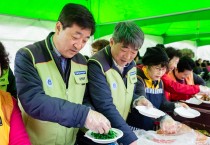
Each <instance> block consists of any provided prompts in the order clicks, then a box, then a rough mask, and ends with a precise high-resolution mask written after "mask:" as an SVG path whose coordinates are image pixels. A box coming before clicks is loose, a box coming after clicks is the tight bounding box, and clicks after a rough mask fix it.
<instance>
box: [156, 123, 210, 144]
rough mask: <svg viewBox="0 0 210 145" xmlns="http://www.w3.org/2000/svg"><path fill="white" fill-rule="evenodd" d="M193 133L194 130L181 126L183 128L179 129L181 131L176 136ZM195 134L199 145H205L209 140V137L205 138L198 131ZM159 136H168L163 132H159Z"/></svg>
mask: <svg viewBox="0 0 210 145" xmlns="http://www.w3.org/2000/svg"><path fill="white" fill-rule="evenodd" d="M192 131H193V129H191V128H190V127H188V126H187V125H185V124H181V126H180V127H179V129H178V130H177V132H176V133H175V134H174V135H180V134H184V133H188V132H192ZM195 133H196V144H198V145H200V144H205V142H206V141H207V139H208V138H207V136H205V135H204V134H202V133H200V132H199V131H196V130H195ZM157 134H163V135H167V134H165V133H164V132H163V131H162V130H158V131H157ZM170 135H171V134H170Z"/></svg>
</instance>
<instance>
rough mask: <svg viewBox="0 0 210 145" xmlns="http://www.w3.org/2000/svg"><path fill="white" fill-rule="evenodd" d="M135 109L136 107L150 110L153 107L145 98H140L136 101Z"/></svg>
mask: <svg viewBox="0 0 210 145" xmlns="http://www.w3.org/2000/svg"><path fill="white" fill-rule="evenodd" d="M134 102H135V103H134V107H135V106H147V107H148V108H150V107H152V106H153V105H152V103H151V102H150V101H149V100H147V99H146V98H145V97H144V96H140V97H139V98H138V99H136V100H135V101H134Z"/></svg>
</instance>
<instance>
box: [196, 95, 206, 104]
mask: <svg viewBox="0 0 210 145" xmlns="http://www.w3.org/2000/svg"><path fill="white" fill-rule="evenodd" d="M195 97H196V98H197V99H198V100H200V101H202V102H203V103H206V104H210V101H204V100H202V99H201V97H202V95H195Z"/></svg>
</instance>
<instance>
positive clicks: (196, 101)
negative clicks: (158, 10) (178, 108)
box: [184, 97, 203, 105]
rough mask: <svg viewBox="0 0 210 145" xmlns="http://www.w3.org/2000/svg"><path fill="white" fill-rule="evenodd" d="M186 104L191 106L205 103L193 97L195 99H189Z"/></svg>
mask: <svg viewBox="0 0 210 145" xmlns="http://www.w3.org/2000/svg"><path fill="white" fill-rule="evenodd" d="M184 102H186V103H189V104H195V105H200V104H201V103H202V102H203V101H202V100H200V99H197V98H195V97H193V98H190V99H188V100H186V101H184Z"/></svg>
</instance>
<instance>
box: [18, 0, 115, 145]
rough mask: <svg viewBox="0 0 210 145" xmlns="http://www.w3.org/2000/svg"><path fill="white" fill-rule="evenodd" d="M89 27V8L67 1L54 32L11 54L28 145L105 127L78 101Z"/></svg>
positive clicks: (68, 143) (71, 139)
mask: <svg viewBox="0 0 210 145" xmlns="http://www.w3.org/2000/svg"><path fill="white" fill-rule="evenodd" d="M94 31H95V21H94V18H93V16H92V14H91V13H90V11H89V10H88V9H87V8H85V7H84V6H82V5H78V4H71V3H69V4H66V5H65V6H64V7H63V9H62V11H61V13H60V16H59V18H58V22H57V23H56V26H55V32H52V33H50V34H49V35H48V36H47V38H46V39H45V40H42V41H39V42H36V43H34V44H32V45H28V46H26V47H24V48H22V49H20V50H19V51H18V52H17V54H16V59H15V76H16V83H17V91H18V97H19V99H20V102H21V105H22V107H23V109H24V111H25V112H23V118H24V122H25V126H26V129H27V132H28V134H29V136H30V139H31V142H32V144H33V145H74V144H75V140H76V134H77V131H78V128H82V127H84V126H85V127H86V128H88V129H91V130H93V131H96V132H99V133H107V132H108V131H109V129H110V128H111V125H110V122H109V121H108V119H107V118H106V117H105V116H103V115H102V114H100V113H98V112H96V111H93V110H91V109H90V108H89V107H87V106H84V105H81V104H82V101H83V97H84V95H86V93H87V91H86V84H87V83H88V79H87V62H86V59H85V58H84V56H82V55H81V54H80V53H79V51H80V50H81V49H82V48H83V47H84V45H85V44H86V42H87V41H88V39H89V38H90V36H91V35H93V34H94Z"/></svg>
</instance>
